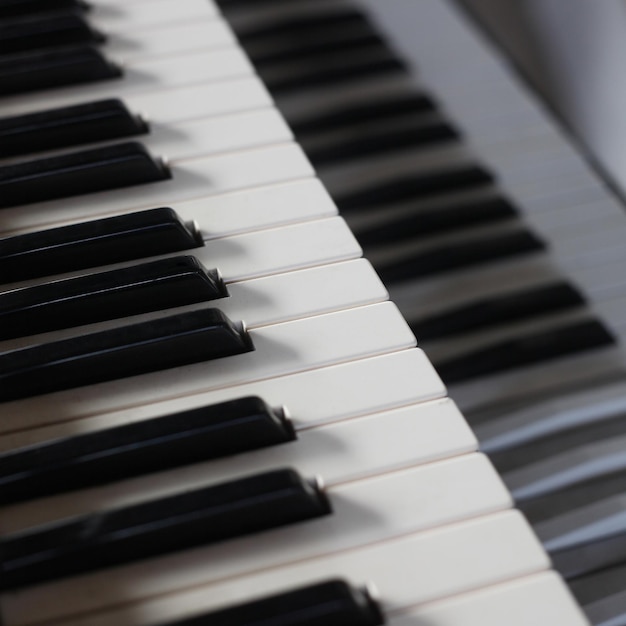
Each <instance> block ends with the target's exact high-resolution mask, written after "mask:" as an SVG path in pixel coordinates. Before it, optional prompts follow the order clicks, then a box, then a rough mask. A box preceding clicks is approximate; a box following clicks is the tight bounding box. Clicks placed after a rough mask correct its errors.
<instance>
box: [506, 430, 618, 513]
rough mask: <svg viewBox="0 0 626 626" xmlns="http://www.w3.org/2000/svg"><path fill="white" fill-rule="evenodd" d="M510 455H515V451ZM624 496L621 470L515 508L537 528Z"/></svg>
mask: <svg viewBox="0 0 626 626" xmlns="http://www.w3.org/2000/svg"><path fill="white" fill-rule="evenodd" d="M589 443H591V440H590V441H589ZM511 451H512V452H515V449H513V450H511ZM501 459H502V457H499V459H498V460H501ZM624 493H626V470H620V471H616V472H613V473H610V474H606V473H601V474H599V475H595V476H594V477H593V478H591V479H588V480H584V481H582V482H576V483H574V484H572V485H570V486H569V487H567V488H565V489H559V490H558V491H550V492H548V493H546V494H545V495H542V496H539V497H537V498H532V499H530V500H521V501H520V502H517V503H516V506H517V507H518V508H520V509H521V511H522V512H523V513H524V515H525V516H526V518H527V519H528V521H530V522H531V523H532V524H537V523H539V522H542V521H544V520H546V519H550V518H553V517H556V516H558V515H562V514H563V513H568V512H570V511H573V510H575V509H579V508H582V507H585V506H588V505H591V504H593V503H594V502H598V501H600V500H604V499H608V498H614V497H615V496H619V495H621V494H624Z"/></svg>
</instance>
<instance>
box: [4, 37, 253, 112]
mask: <svg viewBox="0 0 626 626" xmlns="http://www.w3.org/2000/svg"><path fill="white" fill-rule="evenodd" d="M253 74H254V71H253V69H252V65H251V64H250V61H249V60H248V58H247V57H246V56H245V54H244V53H243V52H242V51H241V50H240V49H239V48H237V47H234V46H233V47H226V48H218V49H215V50H212V51H209V52H207V51H205V50H201V51H191V52H187V53H184V54H182V53H181V54H180V55H175V56H173V57H171V58H167V57H155V58H149V59H141V60H136V61H128V63H127V64H126V65H125V67H124V75H123V76H122V77H121V78H119V79H116V80H107V81H101V82H96V83H89V84H86V85H79V86H70V87H62V88H59V89H50V90H46V91H45V92H37V93H36V94H34V95H32V94H29V95H15V96H6V97H3V98H2V101H1V102H0V116H9V115H22V114H25V113H30V112H34V111H39V110H41V109H42V108H55V107H62V106H70V105H74V104H82V103H84V102H91V101H93V100H98V99H101V98H122V99H124V98H126V97H127V96H132V95H143V94H153V95H155V96H157V94H158V93H159V92H161V91H164V90H166V89H170V88H175V87H180V86H184V85H193V84H199V83H208V82H217V81H221V80H227V79H232V78H238V77H242V76H251V75H253ZM43 97H45V104H44V101H43V99H42V98H43Z"/></svg>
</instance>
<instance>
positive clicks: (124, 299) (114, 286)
mask: <svg viewBox="0 0 626 626" xmlns="http://www.w3.org/2000/svg"><path fill="white" fill-rule="evenodd" d="M227 296H228V292H227V290H226V286H225V285H224V283H223V282H222V280H221V278H220V276H219V273H218V272H217V271H215V270H213V271H210V272H209V271H207V270H206V269H205V268H204V267H202V265H201V264H200V263H199V262H198V261H197V260H196V259H195V258H194V257H191V256H181V257H174V258H170V259H162V260H160V261H153V262H151V263H143V264H141V265H134V266H132V267H126V268H122V269H117V270H111V271H108V272H101V273H98V274H90V275H87V276H80V277H78V278H69V279H66V280H60V281H55V282H52V283H46V284H43V285H36V286H34V287H27V288H25V289H17V290H15V291H9V292H6V293H0V339H15V338H16V337H25V336H27V335H36V334H38V333H45V332H49V331H52V330H61V329H63V328H72V327H74V326H81V325H83V324H94V323H96V322H102V321H105V320H112V319H117V318H120V317H129V316H131V315H139V314H141V313H150V312H151V311H162V310H165V309H171V308H174V307H178V306H184V305H187V304H195V303H197V302H208V301H210V300H216V299H218V298H225V297H227Z"/></svg>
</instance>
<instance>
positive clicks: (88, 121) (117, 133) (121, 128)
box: [0, 100, 148, 157]
mask: <svg viewBox="0 0 626 626" xmlns="http://www.w3.org/2000/svg"><path fill="white" fill-rule="evenodd" d="M147 132H148V125H147V124H146V122H144V121H143V120H142V119H141V118H139V117H137V116H135V115H132V114H131V113H130V112H129V111H128V109H127V108H126V107H125V106H124V103H123V102H121V101H120V100H100V101H98V102H90V103H88V104H79V105H77V106H70V107H63V108H60V109H49V110H47V111H41V112H39V113H30V114H28V115H19V116H15V117H5V118H0V157H10V156H16V155H21V154H30V153H33V152H41V151H44V150H55V149H57V148H65V147H68V146H78V145H80V144H85V143H92V142H96V141H109V140H111V139H120V138H123V137H131V136H133V135H143V134H145V133H147Z"/></svg>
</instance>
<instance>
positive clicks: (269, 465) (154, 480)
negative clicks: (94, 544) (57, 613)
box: [0, 399, 508, 554]
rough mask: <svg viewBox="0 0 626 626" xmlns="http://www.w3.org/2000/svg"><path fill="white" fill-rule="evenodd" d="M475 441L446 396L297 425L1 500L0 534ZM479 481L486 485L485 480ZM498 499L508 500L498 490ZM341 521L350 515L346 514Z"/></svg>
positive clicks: (354, 474)
mask: <svg viewBox="0 0 626 626" xmlns="http://www.w3.org/2000/svg"><path fill="white" fill-rule="evenodd" d="M476 446H477V444H476V439H475V437H474V435H473V434H472V432H471V431H470V429H469V427H468V426H467V424H466V423H465V420H464V419H463V417H462V415H461V414H460V413H459V411H458V409H457V408H456V407H455V406H454V404H453V403H452V401H451V400H448V399H443V400H437V401H434V402H426V403H421V404H415V405H410V406H408V407H403V408H399V409H395V410H393V411H388V412H383V413H373V414H370V415H366V416H363V417H359V418H352V419H349V420H344V421H341V422H339V423H336V424H323V425H320V426H315V427H311V428H308V429H306V430H300V431H299V432H298V439H297V440H296V441H293V442H289V443H286V444H284V445H280V446H274V447H270V448H264V449H260V450H256V451H251V452H246V453H245V454H239V455H236V456H232V457H226V458H223V459H218V460H211V461H208V462H205V463H197V464H194V465H190V466H187V467H181V468H178V469H174V470H169V471H166V472H158V473H155V474H151V475H147V476H140V477H138V478H133V479H132V480H124V481H120V482H116V483H113V484H109V485H105V486H102V487H97V488H92V489H83V490H81V491H80V492H76V493H68V494H62V495H56V496H52V497H49V498H45V499H39V500H33V501H30V502H24V503H18V504H15V505H12V506H9V507H4V508H3V509H2V521H1V522H0V533H1V534H3V535H5V534H9V533H12V532H17V531H19V530H21V529H26V528H30V527H32V526H37V525H40V524H46V523H50V522H52V521H55V520H60V519H64V518H70V517H74V516H77V515H83V514H87V513H91V512H96V511H102V510H109V509H116V508H120V507H124V506H129V505H132V504H135V503H139V502H144V501H149V500H153V499H157V498H161V497H167V496H170V495H173V494H176V493H179V492H181V491H188V490H193V489H199V488H201V487H205V486H207V485H211V484H215V483H220V482H225V481H228V480H233V479H236V478H239V477H242V476H246V475H252V474H255V473H261V472H264V471H270V470H272V469H276V468H277V467H293V468H294V469H296V470H298V472H299V473H300V474H301V475H303V476H314V475H316V474H319V475H320V476H321V477H322V479H323V480H324V485H325V486H326V488H327V489H328V490H330V492H331V493H332V490H333V489H334V488H335V487H336V486H338V485H341V484H343V483H346V482H354V481H359V480H363V479H364V478H367V477H370V476H376V475H379V474H384V473H387V472H392V471H396V470H400V469H404V468H408V467H412V466H414V465H418V464H422V463H430V462H432V461H437V460H440V459H445V458H448V457H453V456H457V455H459V454H464V453H467V452H473V451H474V450H476ZM473 456H475V455H473ZM481 458H482V457H481ZM470 468H471V465H470ZM470 471H471V470H470ZM436 482H437V481H436V480H433V485H435V484H436ZM476 482H477V484H476V487H475V488H476V489H480V482H481V481H480V480H478V479H477V481H476ZM484 482H486V483H487V487H486V489H485V491H487V492H488V491H489V489H488V485H489V481H488V480H486V481H484ZM401 491H402V490H401ZM408 492H410V490H409V491H408ZM408 492H405V494H406V493H408ZM442 492H443V490H442ZM463 499H464V498H460V500H463ZM471 499H475V498H474V496H473V495H472V497H471V498H470V500H471ZM478 500H480V499H478ZM502 501H503V502H505V503H506V502H508V499H507V497H505V494H504V491H502ZM464 506H465V507H467V503H466V504H465V505H464ZM376 508H379V507H378V506H377V507H376ZM380 508H382V509H387V508H388V507H386V506H381V507H380ZM337 515H339V516H341V513H340V512H337ZM398 517H400V518H402V517H406V518H408V519H406V520H405V521H404V523H407V524H409V523H411V517H413V515H412V514H409V511H408V510H407V512H406V514H405V515H402V514H399V515H398ZM347 520H348V521H349V522H351V521H353V520H352V519H351V518H350V516H348V517H347ZM325 534H326V533H321V535H322V536H324V535H325ZM307 543H308V542H307ZM306 549H307V550H309V549H312V548H310V547H307V548H306ZM314 553H315V552H313V554H314Z"/></svg>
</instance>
